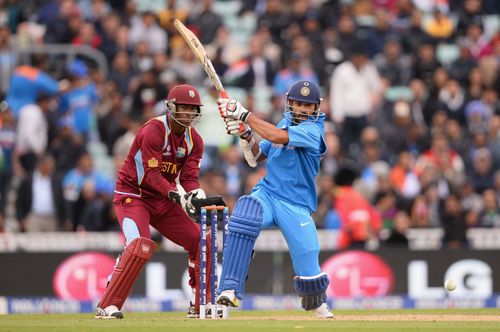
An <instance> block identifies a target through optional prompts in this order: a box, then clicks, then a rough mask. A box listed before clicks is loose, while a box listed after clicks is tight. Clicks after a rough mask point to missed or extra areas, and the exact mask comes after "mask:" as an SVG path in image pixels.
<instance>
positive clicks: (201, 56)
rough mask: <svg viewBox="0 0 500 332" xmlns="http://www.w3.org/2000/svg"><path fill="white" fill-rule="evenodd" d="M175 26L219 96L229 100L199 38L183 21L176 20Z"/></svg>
mask: <svg viewBox="0 0 500 332" xmlns="http://www.w3.org/2000/svg"><path fill="white" fill-rule="evenodd" d="M174 26H175V28H176V29H177V31H179V33H180V34H181V36H182V38H184V40H185V41H186V43H187V44H188V46H189V48H190V49H191V51H192V52H193V54H194V55H195V56H196V59H198V61H199V62H200V63H201V65H202V66H203V69H204V70H205V72H206V73H207V75H208V77H209V78H210V80H211V81H212V84H213V85H214V86H215V89H217V91H218V92H219V95H220V96H221V97H222V98H229V96H228V94H227V92H226V90H224V87H223V86H222V83H221V81H220V78H219V75H217V73H216V72H215V68H214V66H213V65H212V61H210V59H209V58H208V56H207V52H206V51H205V48H204V47H203V45H202V44H201V42H200V40H199V39H198V37H196V36H195V35H194V33H193V32H192V31H191V30H189V29H188V28H187V27H186V26H185V25H184V24H183V23H182V22H181V21H179V20H178V19H175V21H174Z"/></svg>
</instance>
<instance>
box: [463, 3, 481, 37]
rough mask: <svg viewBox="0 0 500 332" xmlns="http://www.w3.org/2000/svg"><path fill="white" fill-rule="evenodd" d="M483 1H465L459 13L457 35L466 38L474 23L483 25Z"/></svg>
mask: <svg viewBox="0 0 500 332" xmlns="http://www.w3.org/2000/svg"><path fill="white" fill-rule="evenodd" d="M481 15H482V0H465V1H464V2H463V7H462V8H460V10H459V13H458V24H457V35H458V36H459V37H460V36H464V35H465V34H466V33H467V29H468V27H469V26H470V24H471V23H472V22H478V23H481V24H482V17H481Z"/></svg>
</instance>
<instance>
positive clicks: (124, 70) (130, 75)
mask: <svg viewBox="0 0 500 332" xmlns="http://www.w3.org/2000/svg"><path fill="white" fill-rule="evenodd" d="M135 76H136V73H135V71H134V69H133V67H132V66H131V65H130V57H129V55H128V54H127V52H125V51H120V52H117V53H116V55H115V57H114V58H113V67H112V68H111V72H110V74H109V80H110V81H113V82H115V83H116V85H117V86H118V91H119V92H120V94H121V95H122V96H126V95H127V94H129V93H130V92H131V91H132V89H131V82H132V80H133V79H134V78H135Z"/></svg>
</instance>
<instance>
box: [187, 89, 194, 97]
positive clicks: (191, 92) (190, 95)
mask: <svg viewBox="0 0 500 332" xmlns="http://www.w3.org/2000/svg"><path fill="white" fill-rule="evenodd" d="M188 93H189V97H191V98H194V96H195V94H194V91H193V90H189V92H188Z"/></svg>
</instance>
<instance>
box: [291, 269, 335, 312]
mask: <svg viewBox="0 0 500 332" xmlns="http://www.w3.org/2000/svg"><path fill="white" fill-rule="evenodd" d="M329 284H330V279H328V276H327V275H326V274H325V273H320V274H318V275H316V276H313V277H302V276H296V277H295V278H294V281H293V285H294V287H295V290H296V291H297V294H299V296H300V298H301V304H302V308H304V309H305V310H313V309H316V308H318V307H319V306H321V305H322V304H323V303H325V301H326V289H327V288H328V285H329Z"/></svg>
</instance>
